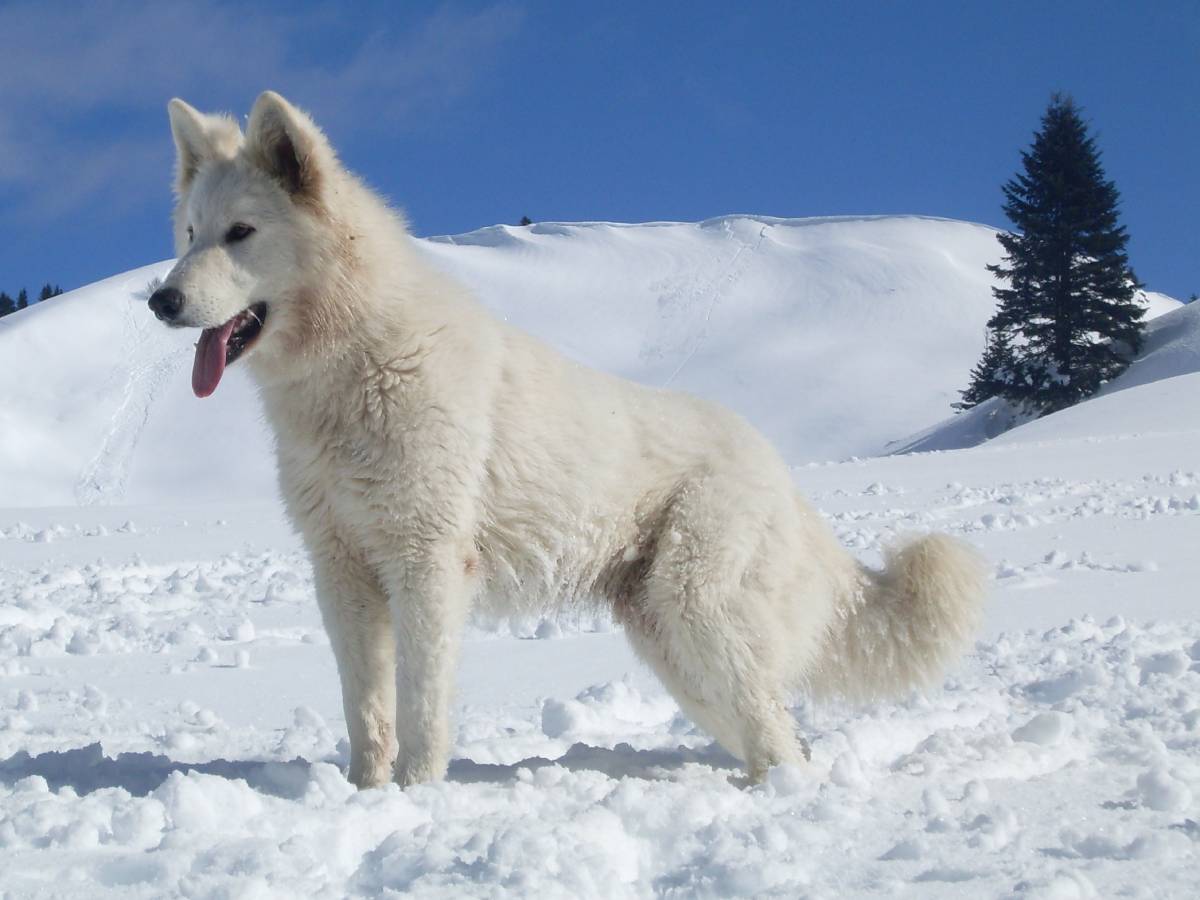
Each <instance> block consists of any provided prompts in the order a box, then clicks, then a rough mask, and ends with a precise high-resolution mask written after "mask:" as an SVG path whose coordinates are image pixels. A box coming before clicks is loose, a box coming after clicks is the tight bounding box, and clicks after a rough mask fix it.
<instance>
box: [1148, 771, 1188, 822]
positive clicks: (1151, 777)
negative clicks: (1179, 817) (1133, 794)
mask: <svg viewBox="0 0 1200 900" xmlns="http://www.w3.org/2000/svg"><path fill="white" fill-rule="evenodd" d="M1137 792H1138V796H1139V797H1140V798H1141V801H1142V805H1143V806H1148V807H1149V808H1150V809H1156V810H1158V811H1159V812H1183V811H1184V810H1186V809H1187V808H1188V807H1190V806H1191V804H1192V792H1191V790H1189V789H1188V786H1187V785H1186V784H1184V783H1183V782H1182V781H1179V780H1178V779H1176V778H1173V777H1172V776H1171V773H1170V772H1168V771H1167V769H1166V767H1165V766H1155V767H1154V768H1153V769H1150V770H1149V771H1146V772H1143V773H1142V774H1141V775H1139V776H1138V780H1137Z"/></svg>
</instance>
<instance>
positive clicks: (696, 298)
mask: <svg viewBox="0 0 1200 900" xmlns="http://www.w3.org/2000/svg"><path fill="white" fill-rule="evenodd" d="M769 227H771V226H770V225H765V224H764V225H760V226H759V230H758V238H757V239H756V240H755V242H754V243H753V244H749V243H746V241H744V240H742V239H741V238H739V237H738V236H737V235H735V234H734V233H733V227H732V225H731V224H730V222H729V221H728V220H722V221H721V230H722V232H723V233H724V234H725V235H726V236H727V237H728V238H729V239H730V240H731V241H733V243H734V244H735V245H736V249H735V250H734V252H733V256H732V257H730V260H729V262H728V263H727V264H726V265H725V266H724V267H722V270H721V271H720V273H719V274H718V275H717V276H716V277H714V278H713V279H712V280H711V282H710V283H709V284H707V285H706V286H705V287H703V288H700V287H694V288H691V287H687V286H686V284H682V285H679V286H675V287H671V288H669V289H668V290H667V291H666V292H665V293H663V294H661V295H660V296H659V301H658V302H659V306H660V308H663V309H664V310H665V312H666V316H665V317H664V319H663V325H664V326H665V328H664V335H666V334H669V332H670V330H671V328H670V326H669V325H668V324H667V323H668V322H669V321H670V319H672V318H675V319H678V318H680V317H681V316H682V314H684V313H687V312H690V311H692V309H693V308H694V307H695V306H697V305H700V304H703V309H704V314H703V316H702V317H701V318H700V319H699V321H697V322H695V323H694V325H692V327H686V324H685V327H684V329H683V331H684V334H683V336H682V338H681V339H676V340H674V341H664V340H663V339H662V338H659V339H658V340H653V341H651V342H649V343H648V344H647V345H646V346H645V347H644V348H643V351H642V358H643V359H646V358H647V357H648V355H650V356H654V355H664V354H666V353H669V352H671V351H672V350H673V349H679V350H682V352H683V358H682V359H681V360H680V361H679V363H678V364H677V365H676V366H675V368H674V369H673V370H672V371H671V374H670V375H668V376H667V378H666V380H665V381H663V384H662V386H663V387H670V386H671V385H672V384H674V382H675V379H676V378H678V377H679V374H680V373H681V372H682V371H683V370H684V369H685V368H687V365H688V363H690V362H691V361H692V359H693V357H695V355H696V353H697V352H698V351H699V350H700V348H701V347H703V346H704V342H705V341H706V340H707V338H708V333H709V328H710V327H711V325H712V317H713V312H714V311H715V310H716V308H717V305H718V304H719V303H720V302H721V297H722V296H723V295H725V294H726V293H728V291H729V289H730V288H731V287H732V286H733V285H735V284H736V283H737V281H738V279H739V278H741V277H742V273H743V272H745V270H746V267H747V266H748V265H749V264H750V259H751V257H753V255H754V254H755V253H756V252H757V251H758V248H759V247H760V246H761V245H762V242H763V239H764V238H765V237H766V234H767V229H768V228H769ZM699 277H700V276H695V275H689V276H685V280H686V281H688V282H690V281H694V280H696V279H698V278H699ZM687 295H690V297H691V300H690V302H689V301H685V300H682V299H681V298H682V297H684V296H687ZM676 327H678V326H676ZM672 343H673V344H675V345H676V347H674V348H673V347H672V346H671V344H672Z"/></svg>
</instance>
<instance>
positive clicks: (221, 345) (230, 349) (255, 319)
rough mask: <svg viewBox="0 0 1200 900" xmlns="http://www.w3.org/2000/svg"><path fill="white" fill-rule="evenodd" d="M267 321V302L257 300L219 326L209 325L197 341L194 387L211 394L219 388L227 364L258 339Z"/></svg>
mask: <svg viewBox="0 0 1200 900" xmlns="http://www.w3.org/2000/svg"><path fill="white" fill-rule="evenodd" d="M266 321H267V304H265V303H255V304H254V305H253V306H251V307H250V308H248V309H243V310H242V311H241V312H240V313H238V314H237V315H236V316H234V317H233V318H232V319H230V320H229V321H228V322H226V323H225V324H224V325H220V326H218V327H216V328H205V329H204V333H203V334H201V335H200V340H199V341H198V342H197V343H196V361H195V363H194V364H193V365H192V391H193V392H195V394H196V396H197V397H207V396H208V395H209V394H211V393H212V392H213V391H215V390H216V389H217V385H218V384H219V383H220V382H221V376H222V375H223V374H224V373H225V367H226V366H227V365H229V364H230V363H231V362H233V361H234V360H235V359H237V358H238V357H239V356H241V355H242V354H243V353H245V352H246V350H247V348H249V347H250V345H251V344H253V343H254V342H255V340H257V339H258V336H259V335H260V334H261V333H262V330H263V325H265V324H266Z"/></svg>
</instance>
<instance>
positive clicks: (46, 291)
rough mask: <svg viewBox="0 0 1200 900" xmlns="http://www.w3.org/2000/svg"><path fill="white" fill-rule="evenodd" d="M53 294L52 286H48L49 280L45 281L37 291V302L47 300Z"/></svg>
mask: <svg viewBox="0 0 1200 900" xmlns="http://www.w3.org/2000/svg"><path fill="white" fill-rule="evenodd" d="M53 296H54V288H52V287H50V282H48V281H47V282H46V283H45V284H43V285H42V289H41V291H39V292H38V302H39V303H40V302H41V301H43V300H49V299H50V298H51V297H53Z"/></svg>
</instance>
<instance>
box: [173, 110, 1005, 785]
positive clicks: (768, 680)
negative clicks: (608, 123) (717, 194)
mask: <svg viewBox="0 0 1200 900" xmlns="http://www.w3.org/2000/svg"><path fill="white" fill-rule="evenodd" d="M169 112H170V118H171V131H172V133H173V135H174V138H175V145H176V149H177V150H178V166H177V172H176V177H175V191H176V194H177V196H178V205H177V206H176V209H175V239H176V245H177V249H178V252H179V257H180V258H179V262H178V263H177V264H176V265H175V268H174V269H172V270H171V272H170V274H169V275H168V276H167V278H166V280H165V281H164V282H163V284H162V286H161V287H160V288H159V289H158V290H157V291H156V292H155V293H154V295H153V296H152V297H151V298H150V307H151V309H153V311H154V312H155V314H156V315H157V316H158V317H159V318H160V319H163V320H164V321H166V322H168V323H169V324H171V325H175V326H181V327H190V328H202V329H204V331H203V333H202V334H201V336H200V340H199V343H198V344H197V346H196V359H195V368H194V370H193V375H192V385H193V388H194V390H195V393H196V394H197V395H198V396H200V397H207V396H208V395H209V394H211V393H212V392H213V391H214V390H216V388H217V385H218V383H219V382H220V380H221V374H222V372H223V371H224V369H225V367H226V366H227V365H229V364H230V363H232V362H233V361H234V360H236V359H241V358H242V357H243V356H244V357H245V358H246V364H247V365H248V367H249V369H250V371H251V373H252V374H253V377H254V380H255V381H256V382H257V384H258V388H259V390H260V391H261V394H262V399H263V402H264V405H265V408H266V413H267V416H268V419H269V421H270V423H271V425H272V427H273V428H274V431H275V437H276V443H277V446H278V461H279V477H280V482H281V485H282V491H283V496H284V498H285V501H286V504H287V509H288V512H289V514H290V516H291V518H292V520H293V522H294V523H295V525H296V527H297V528H298V530H299V531H300V532H301V534H302V535H303V538H304V541H305V543H306V545H307V547H308V550H309V552H310V553H311V555H312V561H313V567H314V570H315V572H316V583H317V598H318V601H319V603H320V607H321V614H322V616H323V618H324V621H325V627H326V628H327V629H328V631H329V636H330V640H331V642H332V644H333V651H334V654H335V655H336V657H337V664H338V672H339V674H340V676H341V682H342V699H343V703H344V705H345V712H346V723H347V725H348V727H349V732H350V771H349V778H350V780H351V781H353V782H354V783H355V784H357V785H359V786H360V787H370V786H373V785H379V784H383V783H385V782H387V781H389V780H393V779H394V780H395V781H397V782H399V783H400V784H401V785H410V784H415V783H418V782H424V781H432V780H436V779H439V778H441V777H443V776H444V775H445V772H446V765H447V762H448V753H449V749H450V743H449V711H450V703H451V700H452V691H453V685H454V671H455V666H456V660H457V657H458V651H459V644H460V640H461V632H462V629H463V622H464V619H465V618H466V617H467V613H468V611H469V610H470V608H471V606H472V604H473V602H475V600H476V599H477V597H478V598H489V599H490V598H508V599H507V600H503V599H502V600H501V601H500V602H501V603H503V604H506V605H505V606H504V607H503V608H506V609H518V608H520V609H522V610H525V611H528V610H529V609H530V604H531V603H537V604H541V605H543V608H544V607H545V605H548V604H549V603H552V602H555V601H557V600H559V598H563V599H567V600H569V599H571V598H579V597H587V598H595V599H597V600H599V601H601V602H603V603H604V604H606V605H607V607H608V608H609V609H610V610H611V611H612V614H613V616H614V617H615V618H616V619H617V620H618V621H619V622H620V623H621V624H622V625H623V626H624V628H625V632H626V634H628V636H629V640H630V642H631V643H632V644H633V647H634V649H635V650H636V651H637V653H638V654H639V655H640V656H641V658H642V659H643V660H645V661H646V663H648V664H649V665H650V666H651V667H652V668H653V669H654V671H655V672H656V673H657V674H658V676H659V677H660V678H661V679H662V681H663V683H664V684H665V685H666V687H667V688H668V689H669V690H670V691H671V693H672V694H673V695H674V697H675V699H676V700H677V701H678V702H679V705H680V706H681V707H682V708H683V710H684V712H685V713H686V714H687V715H688V716H690V717H691V718H692V719H693V720H694V721H695V722H696V723H697V724H698V725H700V726H701V727H702V728H704V729H706V730H707V731H709V732H710V733H711V734H712V735H713V736H714V737H716V738H717V740H719V741H720V742H721V744H723V745H724V746H725V747H726V748H727V749H728V750H730V751H731V752H733V753H734V754H736V755H737V756H738V757H740V758H741V759H743V760H744V761H745V763H746V766H747V769H748V771H749V774H750V777H751V778H752V779H755V780H758V779H761V778H762V777H763V776H764V775H765V773H766V771H767V769H768V768H769V767H770V766H773V765H776V764H778V763H799V762H803V760H804V759H805V758H806V757H807V753H806V746H805V744H804V742H803V741H802V740H801V739H800V738H799V737H798V736H797V734H796V733H795V723H794V720H793V719H792V717H791V716H790V715H789V713H788V705H789V700H790V698H791V697H792V695H793V694H794V692H796V691H808V692H809V693H813V694H817V695H836V696H848V697H851V698H857V699H864V698H871V697H874V696H878V695H881V694H884V693H892V694H894V693H897V692H904V691H907V690H909V689H911V688H912V687H914V686H919V685H923V684H929V683H931V682H933V681H936V680H937V679H939V678H940V677H941V673H942V671H943V668H944V667H945V666H946V665H947V664H949V663H950V662H952V661H953V659H954V658H955V657H956V656H957V655H958V654H960V653H961V652H962V650H963V649H964V647H965V646H966V645H967V644H968V643H969V641H970V640H971V636H972V633H973V630H974V628H975V627H976V623H977V620H978V618H979V614H980V608H981V604H982V597H983V589H982V583H983V579H982V576H981V566H980V564H979V562H978V560H977V559H976V557H975V555H974V553H973V552H972V551H971V550H970V549H969V548H967V547H966V546H964V545H962V544H960V543H958V542H956V541H953V540H951V539H949V538H946V537H941V536H936V535H935V536H928V537H922V538H919V539H917V540H915V541H913V542H912V543H909V544H908V545H907V546H905V547H903V548H902V549H898V550H896V551H894V552H893V553H892V554H891V555H890V557H889V560H888V562H887V566H886V568H885V569H884V571H882V572H874V571H870V570H867V569H864V568H863V567H861V566H860V565H859V564H858V563H857V562H856V561H855V560H854V558H853V557H851V556H850V555H849V554H847V553H846V552H845V551H844V550H843V549H842V548H841V547H840V546H839V545H838V544H837V541H836V540H835V538H834V536H833V534H832V533H831V531H830V529H829V528H828V526H827V525H826V524H825V523H824V522H823V521H822V519H821V517H820V516H819V515H817V514H816V513H814V511H813V510H812V509H811V508H810V507H809V506H808V505H807V504H806V503H805V502H804V500H803V499H801V498H800V497H799V496H798V494H797V492H796V489H795V486H794V485H793V484H792V479H791V477H790V476H789V474H788V470H787V468H786V467H785V465H784V463H783V461H782V460H781V459H780V457H779V455H778V454H777V453H776V451H775V450H774V449H773V448H772V447H771V445H770V444H769V443H768V442H767V441H766V439H765V438H763V437H762V435H760V434H759V433H758V432H757V431H755V430H754V429H753V428H751V427H750V426H749V425H747V424H746V423H745V422H744V421H743V420H742V419H740V418H739V417H738V416H736V415H734V414H733V413H732V412H729V411H728V410H725V409H722V408H720V407H718V406H715V405H713V404H711V403H707V402H705V401H703V400H699V399H697V398H695V397H689V396H687V395H684V394H679V393H673V392H671V391H666V390H658V389H654V388H649V387H643V386H642V385H638V384H633V383H630V382H627V381H622V380H621V379H619V378H615V377H613V376H611V375H606V374H604V373H602V372H596V371H592V370H590V369H587V368H585V367H584V366H581V365H579V364H577V363H574V362H572V361H571V360H569V359H566V358H564V357H563V356H561V355H560V354H559V353H557V352H555V351H554V350H553V349H551V348H550V347H547V346H545V345H544V344H542V343H540V342H538V341H537V340H534V339H533V338H532V337H529V336H528V335H526V334H523V333H521V332H520V331H517V330H515V329H513V328H510V327H509V326H507V325H505V324H504V323H503V322H500V321H498V320H496V319H495V318H493V317H492V316H491V315H489V314H488V312H487V311H485V310H484V309H483V308H482V307H481V306H479V305H478V304H477V303H476V302H475V300H473V299H472V298H471V297H470V296H469V295H468V292H467V291H466V290H465V289H464V288H463V287H461V286H459V285H457V284H455V283H454V282H453V281H451V280H450V279H448V278H447V277H445V276H444V275H442V274H441V273H439V272H437V271H436V270H434V269H433V268H431V267H430V265H429V264H428V263H427V262H426V261H425V259H423V258H422V255H421V253H420V251H419V250H418V249H417V248H416V247H415V246H414V244H413V240H412V238H411V237H410V236H409V234H408V232H407V229H406V226H405V222H404V220H403V219H402V218H401V217H400V216H399V215H398V214H397V213H395V212H394V211H393V210H391V209H389V208H388V207H387V205H386V204H385V203H384V202H383V201H381V200H380V199H379V198H378V197H376V196H375V195H374V194H373V193H372V192H371V191H370V190H368V189H367V188H366V187H365V186H364V185H363V184H362V183H361V182H360V181H358V179H357V178H355V177H354V176H353V175H352V174H351V173H350V172H348V171H347V170H346V169H345V168H344V167H343V166H342V165H341V163H340V162H339V161H338V158H337V156H336V154H335V153H334V151H333V148H332V147H330V145H329V143H328V141H327V140H326V138H325V136H324V135H323V134H322V133H321V131H320V129H318V128H317V126H316V125H315V124H314V123H313V122H312V120H311V119H310V118H309V117H308V116H307V115H306V114H305V113H303V112H301V111H300V110H298V109H296V108H295V107H293V106H292V105H290V104H289V103H288V102H287V101H286V100H284V99H283V98H282V97H280V96H279V95H278V94H275V93H270V92H268V93H264V94H263V95H262V96H260V97H259V98H258V101H257V102H256V103H255V104H254V109H253V111H252V112H251V113H250V119H249V123H248V125H247V128H246V134H245V136H243V135H242V133H241V131H240V130H239V128H238V125H237V123H236V122H235V121H234V120H233V119H232V118H230V117H228V116H211V115H204V114H202V113H199V112H197V111H196V110H195V109H193V108H192V107H190V106H188V105H187V104H186V103H184V102H182V101H180V100H172V101H171V103H170V106H169ZM397 726H399V728H397Z"/></svg>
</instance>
